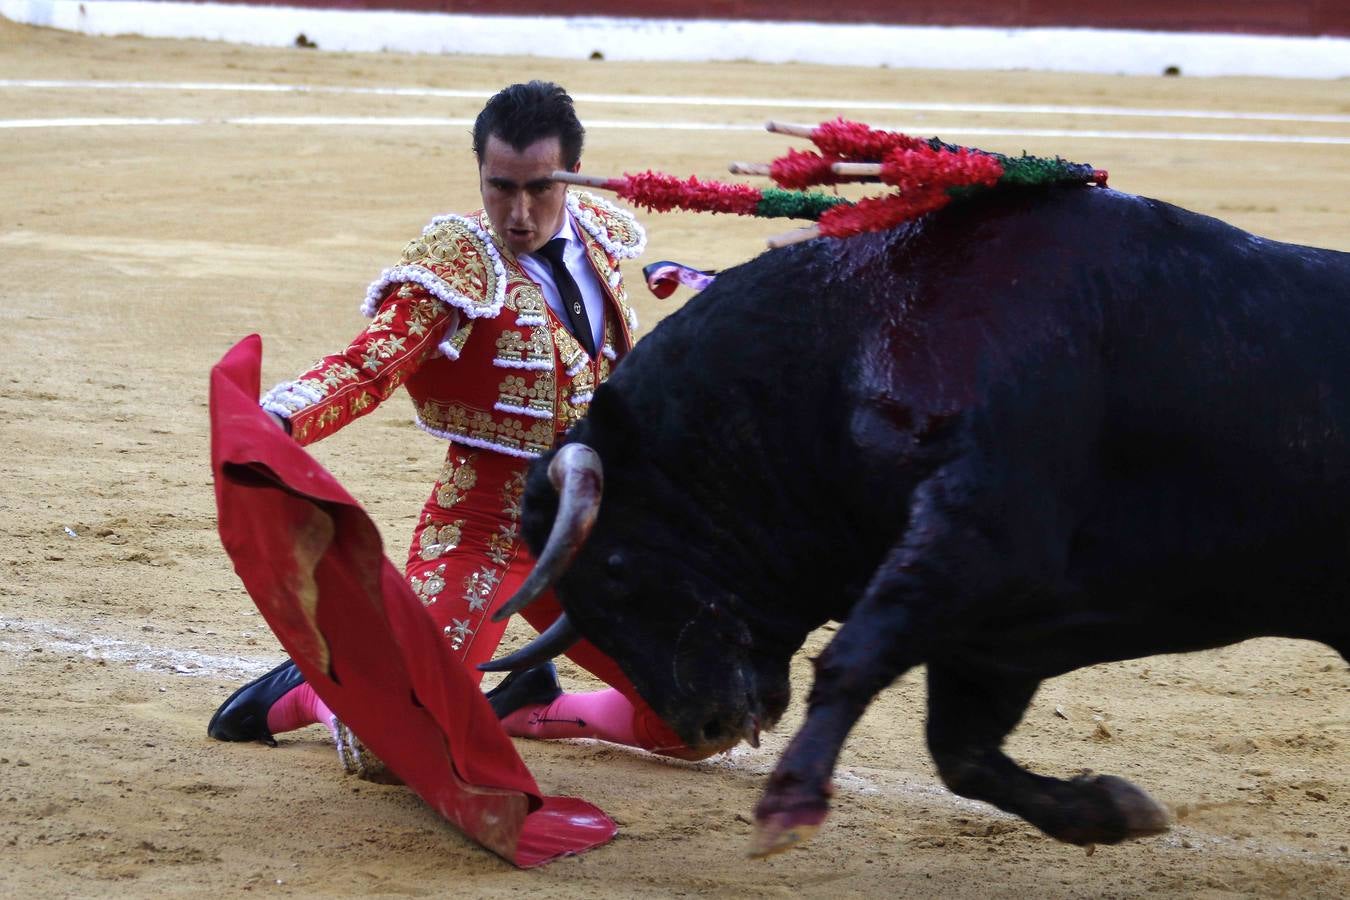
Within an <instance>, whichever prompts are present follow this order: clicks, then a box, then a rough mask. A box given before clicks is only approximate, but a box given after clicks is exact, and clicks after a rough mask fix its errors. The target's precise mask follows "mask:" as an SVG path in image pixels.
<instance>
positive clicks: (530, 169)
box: [478, 134, 581, 256]
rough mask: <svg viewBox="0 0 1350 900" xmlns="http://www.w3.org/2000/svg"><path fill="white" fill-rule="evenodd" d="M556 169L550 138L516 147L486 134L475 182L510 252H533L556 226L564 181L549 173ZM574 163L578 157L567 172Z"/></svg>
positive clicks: (557, 154) (557, 157)
mask: <svg viewBox="0 0 1350 900" xmlns="http://www.w3.org/2000/svg"><path fill="white" fill-rule="evenodd" d="M562 168H564V166H563V162H562V145H561V144H560V143H559V141H558V138H556V137H547V138H541V139H540V140H537V141H535V142H534V143H533V144H530V145H529V146H528V147H526V148H525V149H524V150H516V149H515V148H514V147H512V146H511V145H510V144H508V143H507V142H506V141H503V140H502V139H501V138H499V137H497V136H496V135H495V134H493V135H489V136H488V139H487V143H486V145H485V146H484V147H483V156H482V158H481V159H479V161H478V187H479V191H480V192H481V193H482V195H483V209H485V210H486V211H487V215H488V219H489V221H491V222H492V228H493V230H495V231H496V232H497V234H498V235H499V236H500V237H501V239H502V243H504V244H505V245H506V249H508V250H510V251H511V252H512V253H514V254H515V255H517V256H519V255H520V254H522V253H533V252H534V251H536V250H538V249H539V248H540V247H542V246H544V244H546V243H548V241H549V240H550V239H552V237H553V236H554V235H555V234H557V233H558V229H559V228H561V227H562V223H563V214H564V202H565V200H566V199H567V186H566V185H565V184H563V183H562V182H559V181H554V180H553V178H552V175H553V172H554V171H556V170H558V169H562ZM580 168H581V163H579V162H578V163H577V164H576V165H575V166H573V167H572V171H574V172H575V171H577V170H578V169H580Z"/></svg>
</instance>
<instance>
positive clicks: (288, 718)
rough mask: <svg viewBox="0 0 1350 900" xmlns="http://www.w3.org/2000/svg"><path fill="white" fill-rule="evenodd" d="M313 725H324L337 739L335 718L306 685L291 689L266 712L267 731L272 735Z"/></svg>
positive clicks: (312, 689)
mask: <svg viewBox="0 0 1350 900" xmlns="http://www.w3.org/2000/svg"><path fill="white" fill-rule="evenodd" d="M315 723H322V724H324V725H326V726H327V727H328V730H329V731H330V732H332V734H333V737H334V739H336V738H337V716H334V715H333V713H332V711H330V710H329V709H328V707H327V705H325V704H324V702H323V701H322V700H320V699H319V695H318V694H316V693H314V688H312V687H310V686H309V685H308V684H300V685H296V686H295V687H293V688H291V689H290V690H289V691H287V692H286V693H284V694H282V695H281V699H279V700H278V701H277V702H276V703H273V704H272V708H271V709H269V710H268V711H267V730H268V731H270V732H272V733H273V734H280V733H281V732H283V731H294V730H295V729H297V728H304V727H305V726H306V725H314V724H315Z"/></svg>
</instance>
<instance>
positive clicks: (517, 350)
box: [497, 327, 553, 365]
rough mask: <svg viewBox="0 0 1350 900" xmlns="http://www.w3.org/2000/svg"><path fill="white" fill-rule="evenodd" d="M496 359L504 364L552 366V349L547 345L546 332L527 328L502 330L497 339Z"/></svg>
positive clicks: (540, 329)
mask: <svg viewBox="0 0 1350 900" xmlns="http://www.w3.org/2000/svg"><path fill="white" fill-rule="evenodd" d="M497 358H498V359H500V360H503V361H505V362H518V363H532V364H535V365H539V364H541V363H544V364H549V365H552V363H553V347H552V346H550V345H549V341H548V331H546V330H545V329H543V328H528V327H527V328H525V329H523V331H514V330H510V329H507V330H503V331H502V333H501V334H500V335H499V336H498V337H497Z"/></svg>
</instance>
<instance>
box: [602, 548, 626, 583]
mask: <svg viewBox="0 0 1350 900" xmlns="http://www.w3.org/2000/svg"><path fill="white" fill-rule="evenodd" d="M627 568H628V566H627V563H626V561H625V560H624V558H623V554H622V553H611V554H610V555H609V559H607V560H605V572H606V573H607V574H608V575H609V576H610V577H611V578H620V577H622V576H623V573H624V571H625V570H626V569H627Z"/></svg>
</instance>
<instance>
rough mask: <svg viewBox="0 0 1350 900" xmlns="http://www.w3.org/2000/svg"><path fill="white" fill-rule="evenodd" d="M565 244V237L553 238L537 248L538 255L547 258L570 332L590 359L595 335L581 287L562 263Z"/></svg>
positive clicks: (592, 353) (592, 357) (593, 353)
mask: <svg viewBox="0 0 1350 900" xmlns="http://www.w3.org/2000/svg"><path fill="white" fill-rule="evenodd" d="M566 246H567V239H566V238H554V239H553V240H551V241H549V242H548V243H547V244H545V245H544V246H542V247H540V248H539V255H540V256H542V257H543V258H544V259H546V260H548V265H549V268H550V269H552V270H553V283H554V284H555V285H556V286H557V288H558V296H559V297H561V298H562V304H563V309H565V310H567V321H568V322H569V323H570V324H571V326H572V334H574V335H576V338H577V340H579V341H581V346H582V347H584V348H585V349H586V352H587V353H589V354H590V356H591V359H595V337H594V336H593V335H592V334H591V320H590V318H589V317H588V316H587V315H586V303H585V302H584V301H583V300H582V299H581V289H580V288H578V287H577V283H576V281H575V280H574V279H573V278H572V273H571V272H569V271H567V266H566V264H564V263H563V248H564V247H566Z"/></svg>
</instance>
